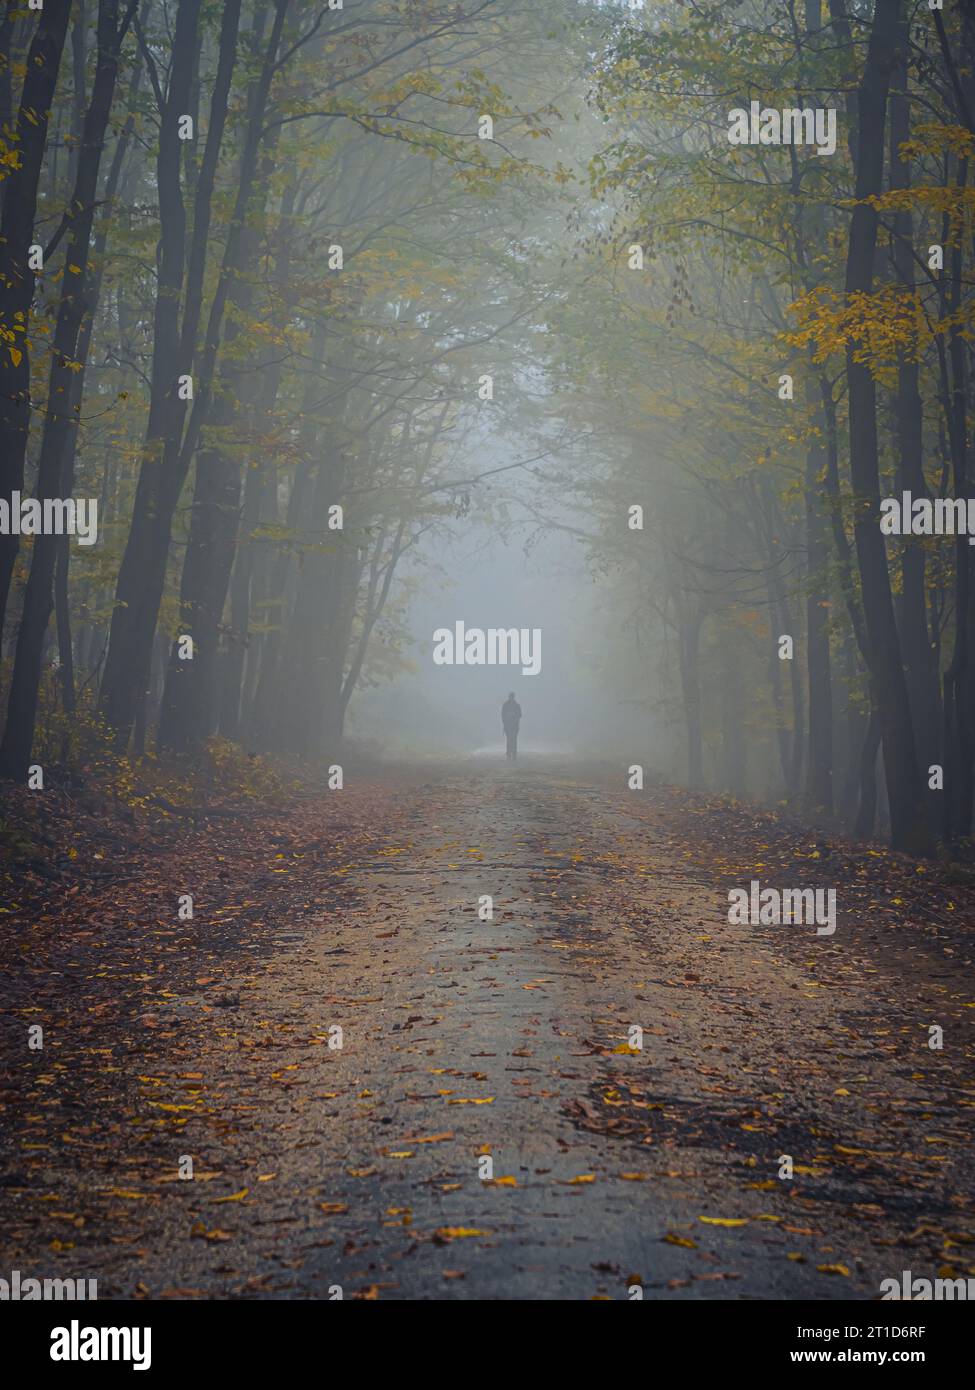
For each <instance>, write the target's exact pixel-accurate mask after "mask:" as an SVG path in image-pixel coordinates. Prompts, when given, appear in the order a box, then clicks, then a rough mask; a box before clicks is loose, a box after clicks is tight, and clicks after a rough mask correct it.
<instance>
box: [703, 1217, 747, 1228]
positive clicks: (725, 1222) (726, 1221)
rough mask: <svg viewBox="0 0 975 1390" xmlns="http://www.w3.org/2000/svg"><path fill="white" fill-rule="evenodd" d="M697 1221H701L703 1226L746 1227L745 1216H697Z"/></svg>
mask: <svg viewBox="0 0 975 1390" xmlns="http://www.w3.org/2000/svg"><path fill="white" fill-rule="evenodd" d="M697 1219H698V1221H703V1222H704V1224H705V1226H747V1225H748V1217H747V1216H699V1217H698V1218H697Z"/></svg>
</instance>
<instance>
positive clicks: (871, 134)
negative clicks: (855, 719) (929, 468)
mask: <svg viewBox="0 0 975 1390" xmlns="http://www.w3.org/2000/svg"><path fill="white" fill-rule="evenodd" d="M899 11H900V0H877V3H876V7H875V10H874V22H873V28H872V31H871V35H870V43H869V47H868V50H867V58H866V65H865V67H864V72H863V79H862V82H861V84H860V88H859V92H858V98H857V104H858V115H859V129H858V133H857V161H856V163H857V177H856V197H857V204H856V206H855V207H854V209H853V215H852V218H851V222H850V240H849V251H848V255H847V264H846V293H847V296H851V295H855V294H864V295H870V294H871V293H872V291H873V274H874V253H875V250H876V244H877V221H878V218H877V210H876V208H875V207H873V206H872V205H871V203H869V202H868V201H867V200H868V199H870V198H872V197H877V196H879V195H880V193H881V191H882V183H883V165H884V131H885V126H886V110H887V92H888V88H889V85H890V74H891V70H892V69H893V67H894V64H895V62H896V58H897V35H898V27H899ZM846 375H847V385H848V392H849V428H850V474H851V479H852V484H853V492H854V499H855V518H854V525H853V533H854V542H855V545H856V552H857V560H858V563H859V569H860V583H861V591H862V594H863V613H864V621H865V624H866V636H867V659H868V664H869V666H870V672H871V676H872V682H873V688H874V693H875V697H876V700H877V711H878V716H879V720H880V729H881V741H882V747H883V754H884V767H885V769H886V773H887V790H888V795H889V797H890V818H891V841H892V844H893V846H894V848H895V849H899V850H906V851H908V852H911V853H925V852H927V851H928V849H929V847H930V839H929V835H928V831H927V825H926V819H925V814H924V804H923V800H922V794H921V783H920V778H919V775H918V766H917V753H916V748H915V742H914V728H913V725H912V722H911V708H910V702H909V700H908V695H907V682H906V680H905V677H904V668H903V665H902V662H901V651H900V638H899V635H898V632H897V623H896V621H895V617H894V603H893V598H892V595H891V590H890V577H889V575H888V573H887V555H886V550H885V547H884V538H883V536H882V535H881V532H880V525H879V521H880V475H879V462H878V447H877V389H876V383H875V382H874V379H873V376H872V375H871V372H870V368H869V366H868V365H867V364H866V363H864V362H858V361H857V360H856V355H855V349H854V346H853V345H852V344H849V345H848V346H847V361H846Z"/></svg>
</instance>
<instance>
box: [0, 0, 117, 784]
mask: <svg viewBox="0 0 975 1390" xmlns="http://www.w3.org/2000/svg"><path fill="white" fill-rule="evenodd" d="M132 8H133V6H131V5H130V8H129V12H128V17H127V18H126V19H125V20H124V21H123V23H122V25H121V26H120V25H119V22H118V9H119V0H99V7H98V57H97V65H96V69H95V81H94V86H93V88H92V98H91V103H90V105H89V107H88V111H87V114H86V116H85V121H84V130H83V134H82V141H81V148H80V150H79V151H78V177H77V182H76V184H75V188H74V193H73V195H72V199H71V208H70V218H71V233H70V239H69V242H68V248H67V265H68V266H70V267H71V271H70V273H65V275H64V277H63V279H62V281H61V300H60V304H59V307H58V318H57V325H56V327H55V331H54V342H53V346H52V352H51V369H50V375H49V380H48V393H47V411H46V414H45V419H44V432H43V435H42V437H41V449H40V463H39V467H38V475H37V484H36V488H35V493H36V496H37V498H38V499H39V500H40V501H41V502H44V501H47V500H49V499H57V498H60V497H62V493H63V489H62V484H63V482H64V462H65V456H66V454H67V447H68V438H69V436H70V435H72V434H73V433H74V432H75V431H76V430H77V428H78V416H77V414H76V413H75V409H74V408H73V407H78V408H80V393H79V392H78V391H76V389H75V385H74V378H75V376H76V375H77V376H78V378H79V379H80V378H81V376H82V375H83V372H84V363H83V362H79V361H78V360H77V358H76V356H75V354H76V352H77V350H78V342H79V338H80V335H81V328H82V321H83V319H84V316H85V313H86V311H87V309H88V306H87V304H86V299H85V295H86V292H87V289H88V263H89V250H90V245H91V230H92V224H93V221H94V216H95V200H96V194H97V190H98V171H99V169H100V167H101V159H102V151H103V150H104V147H105V133H106V131H107V129H108V121H109V117H110V115H111V110H112V102H113V100H114V97H115V84H116V79H117V77H118V59H119V50H120V48H121V44H122V39H123V38H124V36H125V31H126V29H127V27H128V21H129V19H130V18H131V14H132ZM62 541H67V537H66V536H64V537H58V536H57V535H53V534H44V533H42V534H40V535H38V536H35V538H34V545H33V549H32V554H31V565H30V573H29V575H28V579H27V588H26V592H25V595H24V609H23V613H22V615H21V620H20V629H19V632H18V636H17V648H16V655H15V658H14V669H13V676H12V678H11V683H10V696H9V701H8V705H7V724H6V728H5V730H4V735H3V742H2V744H0V776H4V777H10V778H13V779H14V780H16V781H20V780H22V779H23V778H24V777H25V776H26V774H27V768H28V765H29V764H30V757H31V748H32V746H33V741H34V722H35V719H36V717H37V697H38V689H39V686H40V679H41V660H42V655H43V647H44V638H45V634H46V632H47V625H48V622H49V620H50V617H51V609H52V607H53V603H54V592H53V584H54V569H55V562H56V559H57V552H58V548H59V543H60V542H62ZM62 636H63V632H62Z"/></svg>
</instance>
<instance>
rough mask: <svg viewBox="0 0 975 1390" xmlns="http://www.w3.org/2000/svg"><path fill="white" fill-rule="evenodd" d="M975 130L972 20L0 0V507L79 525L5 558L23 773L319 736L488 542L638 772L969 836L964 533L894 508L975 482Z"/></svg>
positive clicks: (906, 13)
mask: <svg viewBox="0 0 975 1390" xmlns="http://www.w3.org/2000/svg"><path fill="white" fill-rule="evenodd" d="M803 113H805V115H803ZM773 117H774V119H773ZM973 120H975V6H973V4H972V3H971V0H957V2H952V3H948V4H946V5H945V6H944V8H943V9H942V8H941V7H935V8H932V7H931V6H930V5H929V4H928V3H927V0H923V3H920V4H914V3H906V0H877V3H876V4H870V3H848V2H847V0H829V3H825V0H824V2H823V3H820V0H806V3H788V4H781V3H763V2H762V0H743V3H733V0H720V3H713V4H712V3H699V4H687V5H678V4H675V3H665V0H660V3H649V0H648V3H647V4H645V5H640V4H630V3H622V4H619V3H606V4H595V3H577V2H576V0H534V2H533V3H531V4H526V3H523V0H460V3H451V4H439V3H433V2H432V0H431V2H430V3H424V2H423V0H417V2H416V3H412V2H409V0H403V2H402V3H394V0H345V3H344V4H339V3H337V0H333V3H331V4H325V3H321V0H317V2H316V0H300V3H299V0H226V3H223V4H210V3H203V0H168V2H167V0H134V2H131V3H127V2H126V0H74V3H70V2H69V0H44V3H43V6H42V7H41V8H36V7H32V6H30V5H29V4H28V3H26V0H23V2H22V3H8V4H6V5H5V6H4V9H3V12H2V16H0V127H2V144H0V173H2V181H0V198H2V225H0V377H2V386H0V498H3V499H5V501H6V503H7V504H9V505H10V506H13V498H14V496H15V494H23V495H24V496H30V497H34V498H37V499H39V501H40V502H41V503H42V504H45V503H48V504H51V503H53V502H54V501H55V499H66V498H71V497H73V498H76V499H90V500H91V501H92V502H93V503H96V504H97V517H98V541H97V544H95V545H90V546H83V547H82V546H79V545H78V543H77V540H76V539H75V538H74V537H72V535H70V534H69V533H68V531H67V529H66V528H62V529H61V531H60V532H59V533H53V532H42V533H41V534H36V535H31V534H18V533H17V532H16V530H15V529H14V528H13V527H9V528H6V529H5V531H4V534H2V535H0V613H2V620H3V628H2V640H3V648H2V653H3V690H2V697H3V705H4V708H5V710H6V722H5V728H4V733H3V740H2V745H0V771H2V773H3V774H4V775H5V776H6V777H8V778H10V779H13V780H15V781H25V780H26V778H27V776H28V769H29V768H30V767H31V766H32V765H35V764H44V765H48V766H50V767H52V768H53V767H55V766H56V767H60V768H62V769H64V770H65V771H66V772H67V773H71V774H72V775H80V773H79V769H84V768H85V767H86V766H88V765H89V764H90V762H91V760H92V758H93V757H94V756H96V755H95V754H94V753H93V751H92V750H97V749H99V748H110V749H112V750H114V754H115V755H116V756H132V755H134V756H137V757H138V756H142V755H143V754H145V753H147V752H151V753H152V754H154V755H156V754H158V755H159V756H164V757H170V758H177V757H179V756H181V755H189V756H191V757H195V756H199V755H200V754H201V753H202V751H203V750H205V749H206V748H208V747H210V746H211V745H212V741H213V740H214V739H215V738H219V739H224V740H229V741H230V742H231V743H239V744H240V745H242V746H243V747H244V748H245V749H247V750H249V751H256V752H262V753H263V752H268V753H275V754H285V755H298V756H300V757H302V758H306V757H309V756H312V757H314V756H319V755H321V756H325V757H328V756H334V754H335V751H336V750H337V749H338V748H339V746H340V743H341V740H342V737H343V731H344V728H345V724H346V717H347V714H348V712H349V709H350V705H351V706H352V707H354V705H355V701H356V699H357V692H361V690H362V688H363V687H364V686H365V687H376V686H377V685H380V684H382V683H384V682H389V681H394V680H396V679H397V678H398V677H399V676H401V675H402V674H403V673H405V672H409V670H410V669H411V668H417V667H419V666H421V665H425V666H428V667H429V666H431V660H432V658H431V642H430V632H428V631H426V630H423V631H418V630H416V629H415V626H414V625H413V624H412V622H411V612H412V611H413V610H412V607H411V605H412V604H413V603H414V600H415V597H416V595H417V593H418V592H423V591H424V589H425V591H426V592H434V591H436V590H437V589H438V586H440V585H441V583H442V580H443V569H442V567H441V564H440V561H439V560H438V556H439V555H440V554H441V553H442V552H443V550H444V547H446V546H447V545H448V543H449V541H450V538H452V537H456V536H457V535H460V534H464V533H465V532H466V531H467V530H469V528H471V527H476V528H479V530H480V531H482V532H484V533H485V534H490V535H493V536H495V537H496V538H497V542H498V544H499V545H503V546H505V547H507V549H506V551H505V553H506V554H508V555H509V556H510V555H514V556H515V557H516V558H517V557H519V556H520V555H521V552H522V550H523V549H524V550H525V551H531V549H532V547H533V546H534V545H535V544H536V543H537V541H538V538H539V536H541V535H544V534H551V533H556V534H560V535H562V536H564V537H566V538H570V539H572V540H575V541H577V542H578V545H577V546H575V548H574V554H575V556H576V560H577V570H578V573H577V577H576V581H575V588H574V589H573V591H572V596H571V601H572V603H574V604H578V608H577V612H578V632H577V634H576V645H575V650H574V652H573V660H574V661H575V662H576V663H577V665H578V666H579V668H580V669H581V670H584V671H585V673H586V679H587V681H588V683H589V688H590V689H591V691H592V692H593V698H592V701H591V706H592V707H591V710H590V712H589V715H588V718H587V719H586V720H585V721H583V722H584V723H585V731H584V734H581V735H580V739H581V741H582V742H585V743H587V744H588V746H590V747H591V748H592V749H593V750H602V751H604V752H609V751H612V752H613V753H614V754H615V753H617V752H618V753H620V754H621V755H622V758H621V777H623V776H624V774H625V765H626V764H629V763H632V762H644V761H645V762H647V763H648V764H649V765H651V766H654V765H656V766H658V767H660V768H661V769H662V770H663V771H664V772H665V773H666V774H668V775H674V776H678V777H680V778H681V779H682V780H684V781H685V782H687V783H688V784H689V785H691V786H694V787H704V786H706V787H710V788H713V789H715V790H719V791H725V792H730V793H732V794H734V795H739V796H752V797H756V798H759V797H760V798H766V799H770V800H772V801H777V802H782V801H784V802H787V803H788V804H789V805H790V806H791V807H792V808H793V809H794V810H795V811H796V812H798V813H801V814H802V815H804V816H806V817H807V818H809V819H810V820H812V821H814V822H816V823H819V822H823V823H825V822H828V821H830V820H831V819H835V820H836V821H838V822H839V823H841V824H844V825H845V826H846V827H847V828H848V829H851V830H855V831H856V832H857V833H858V834H861V835H870V834H872V833H875V832H878V831H880V830H884V831H888V830H889V833H890V837H891V840H892V842H893V844H894V845H895V846H896V847H897V848H901V849H907V850H910V851H914V852H922V853H923V852H927V851H929V850H931V849H932V847H933V846H934V845H935V843H936V842H938V841H942V842H953V843H955V844H960V843H962V842H964V841H965V840H966V839H967V837H968V836H969V835H970V831H971V821H972V806H973V787H975V783H973V776H975V748H973V727H972V703H973V701H972V693H973V666H972V663H973V653H972V639H973V631H972V628H973V623H975V612H973V604H972V596H971V583H972V566H973V563H975V559H973V556H975V551H973V548H972V547H970V546H969V544H968V537H967V535H965V534H958V535H955V534H936V535H927V534H924V533H923V532H922V533H920V534H915V533H913V532H912V531H911V530H910V528H909V527H908V526H905V527H904V531H905V532H906V533H905V534H903V535H899V534H884V533H883V532H882V530H881V526H880V518H881V511H880V509H881V501H882V499H883V498H885V497H890V496H894V497H897V498H900V497H901V496H902V495H903V494H904V493H910V494H911V495H912V497H913V498H915V499H926V500H927V501H929V502H935V501H937V500H939V499H950V498H957V499H963V498H967V497H968V494H969V490H970V486H971V484H970V481H969V469H970V464H969V458H968V454H969V446H968V435H969V414H970V410H971V393H972V387H971V381H970V377H971V365H972V364H971V355H972V346H971V328H972V322H971V320H972V314H971V306H972V296H971V293H970V285H971V275H972V257H973V245H975V242H973V226H972V213H973V194H972V188H971V166H972V162H973V146H975V125H973ZM803 132H807V133H808V135H809V138H808V139H805V138H804V135H803ZM834 137H835V138H834ZM506 563H512V561H510V560H509V561H506ZM462 616H463V615H462V614H459V613H457V612H445V613H444V615H443V617H444V619H445V623H446V626H448V627H449V626H451V625H452V624H453V622H454V621H455V620H457V619H458V618H461V617H462ZM486 621H487V624H491V625H493V623H494V619H493V618H492V616H491V615H490V614H488V617H487V620H486ZM497 623H498V624H499V625H500V626H508V625H509V624H514V625H516V626H518V627H526V628H532V627H534V626H535V625H536V624H535V623H534V620H533V617H532V614H531V613H524V614H520V615H514V616H512V617H508V616H507V615H505V614H499V615H498V617H497ZM437 625H438V626H439V625H440V624H437ZM547 649H550V643H548V641H547ZM597 692H598V694H597ZM504 693H506V690H505V691H502V692H501V693H500V694H499V703H500V698H501V697H502V696H503V694H504ZM623 708H625V709H626V710H627V711H628V712H629V714H628V718H629V719H630V721H631V722H630V723H629V724H628V725H627V727H628V728H632V727H633V722H632V717H633V712H634V711H635V712H636V716H637V719H638V720H645V729H646V733H645V736H643V735H641V736H639V738H638V746H635V747H631V746H629V745H627V746H626V747H625V748H620V746H619V745H620V742H621V739H620V735H619V732H618V730H619V714H618V712H619V710H620V709H623ZM676 746H680V747H681V748H682V750H683V752H682V756H681V758H680V760H679V761H678V760H676V759H671V757H670V753H671V750H672V749H673V748H674V747H676Z"/></svg>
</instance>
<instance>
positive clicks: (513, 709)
mask: <svg viewBox="0 0 975 1390" xmlns="http://www.w3.org/2000/svg"><path fill="white" fill-rule="evenodd" d="M520 723H521V705H519V703H518V701H517V700H512V699H507V700H505V702H504V704H503V705H502V706H501V727H502V728H503V729H504V731H505V732H506V733H507V731H508V730H509V729H511V730H513V731H514V732H515V733H517V731H518V725H519V724H520Z"/></svg>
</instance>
